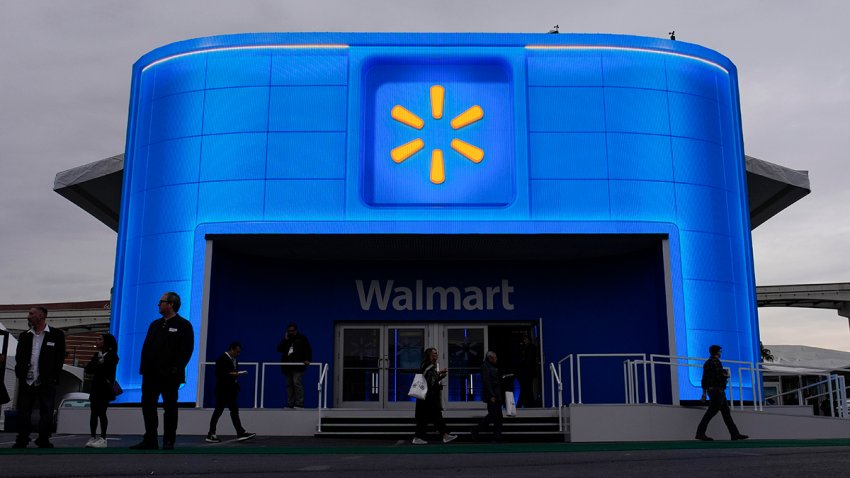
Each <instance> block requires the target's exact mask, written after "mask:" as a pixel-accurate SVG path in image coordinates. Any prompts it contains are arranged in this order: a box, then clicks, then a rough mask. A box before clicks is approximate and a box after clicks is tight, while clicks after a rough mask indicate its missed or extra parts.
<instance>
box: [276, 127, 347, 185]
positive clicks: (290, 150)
mask: <svg viewBox="0 0 850 478" xmlns="http://www.w3.org/2000/svg"><path fill="white" fill-rule="evenodd" d="M344 176H345V133H316V132H307V133H269V136H268V166H267V168H266V177H267V178H269V179H309V178H323V179H342V178H343V177H344Z"/></svg>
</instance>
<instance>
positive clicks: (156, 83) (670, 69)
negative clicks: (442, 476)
mask: <svg viewBox="0 0 850 478" xmlns="http://www.w3.org/2000/svg"><path fill="white" fill-rule="evenodd" d="M476 108H477V109H476ZM752 264H753V262H752V246H751V238H750V223H749V211H748V204H747V190H746V177H745V168H744V152H743V143H742V135H741V123H740V110H739V99H738V83H737V73H736V69H735V66H734V65H733V64H732V63H731V62H730V61H729V60H728V59H727V58H726V57H724V56H722V55H720V54H718V53H717V52H714V51H712V50H709V49H706V48H703V47H700V46H697V45H693V44H687V43H682V42H675V41H669V40H661V39H652V38H642V37H632V36H619V35H565V34H561V35H530V34H529V35H526V34H353V33H350V34H343V33H339V34H332V33H329V34H318V33H315V34H314V33H310V34H307V33H299V34H245V35H229V36H220V37H211V38H202V39H196V40H189V41H184V42H179V43H174V44H171V45H167V46H164V47H162V48H159V49H157V50H154V51H152V52H150V53H148V54H146V55H145V56H143V57H142V58H141V59H140V60H139V61H138V62H137V63H136V64H135V65H134V69H133V79H132V93H131V98H130V113H129V126H128V130H127V147H126V153H125V163H124V184H123V198H122V204H121V218H120V226H119V236H118V253H117V264H116V272H115V283H114V295H113V317H112V331H113V333H114V334H115V335H116V336H117V337H118V338H119V342H120V349H121V350H122V351H123V353H122V360H121V363H120V365H119V367H120V368H119V377H118V380H119V382H120V383H121V384H122V385H123V386H124V388H125V390H127V393H125V394H124V395H123V396H122V397H121V399H122V400H124V401H128V402H133V401H138V399H139V390H138V389H139V387H140V382H141V378H140V376H139V375H138V368H139V367H138V365H139V364H138V360H139V351H140V348H141V344H142V341H143V338H144V334H145V332H146V330H147V328H148V325H149V323H150V321H151V320H152V319H154V318H156V316H157V314H156V310H157V309H156V307H155V305H156V301H157V300H158V299H159V297H160V296H161V294H162V293H163V292H165V291H169V290H173V291H176V292H178V293H179V294H181V296H182V297H183V308H182V309H181V310H180V313H181V315H183V316H184V317H187V318H188V319H189V320H191V322H192V323H193V325H194V327H195V332H196V348H195V350H196V354H195V357H194V358H193V360H192V362H191V363H190V366H189V370H188V371H187V378H188V381H187V383H186V385H185V386H184V387H183V388H182V389H181V392H180V393H181V395H180V399H181V401H184V402H195V401H196V400H202V402H206V400H204V399H203V398H202V396H203V395H204V394H203V393H199V392H202V391H203V387H200V386H199V383H200V380H201V379H202V377H203V374H201V373H199V363H200V362H205V361H210V360H214V358H215V356H216V355H217V354H219V353H221V352H222V351H223V350H224V349H225V348H226V346H227V344H229V343H230V342H231V341H232V340H239V341H241V342H242V344H243V347H244V351H245V352H244V354H243V357H242V359H243V360H245V361H253V362H275V361H277V360H278V359H279V354H278V353H277V352H276V351H275V346H276V345H277V343H278V341H279V340H280V339H281V337H282V335H283V333H284V331H285V329H286V325H287V324H288V323H290V322H296V323H298V325H299V328H300V330H301V331H302V332H303V333H304V334H305V335H306V336H307V337H309V339H310V341H311V342H312V344H313V350H314V361H317V362H325V363H328V364H330V368H329V384H330V395H331V396H332V397H333V399H332V405H333V406H337V407H346V406H358V407H362V406H371V407H377V408H393V407H405V406H409V401H408V399H407V397H406V393H405V392H406V390H407V387H408V385H409V381H410V379H411V378H412V373H414V372H415V369H416V368H418V364H419V360H420V353H421V350H422V348H424V347H427V346H432V345H433V346H437V347H438V349H439V350H440V353H441V361H443V363H445V364H447V365H448V366H449V367H450V368H451V369H453V370H454V371H456V373H453V374H452V375H451V377H452V380H451V381H450V383H449V387H447V390H446V392H445V393H446V394H447V401H448V403H449V406H450V407H452V406H457V407H463V406H464V404H466V403H474V402H476V401H477V393H478V388H477V387H478V385H479V384H477V383H476V380H477V378H476V373H477V369H478V364H480V361H481V356H482V354H483V352H484V351H486V350H487V349H493V350H496V351H497V352H498V353H499V354H500V359H501V362H502V365H503V366H504V367H505V369H506V370H507V369H511V368H512V367H515V366H517V360H518V358H517V357H518V355H517V353H516V350H517V349H516V348H517V344H518V342H519V340H518V339H519V336H520V335H522V334H529V335H530V336H531V337H532V338H533V340H534V342H535V343H537V344H539V345H540V346H541V348H540V351H541V352H542V356H543V357H542V361H541V366H540V370H539V374H538V379H539V380H538V383H539V384H540V386H541V387H548V386H549V385H548V378H547V379H545V380H544V377H545V375H544V367H548V364H549V363H550V362H557V361H558V360H560V359H561V358H562V357H564V356H566V355H567V354H570V353H645V354H647V355H649V354H661V355H676V356H689V357H704V356H705V355H706V354H707V352H706V351H707V348H708V346H709V345H710V344H713V343H718V344H721V345H722V346H723V348H724V358H728V359H734V360H742V361H753V360H757V358H758V351H759V349H758V324H757V318H756V309H755V299H754V294H755V292H754V278H753V265H752ZM595 367H596V368H595V369H594V368H593V366H591V365H588V369H587V372H586V373H587V376H588V377H590V376H593V375H594V373H595V375H596V376H597V377H600V379H599V381H600V382H601V383H600V384H599V386H598V387H592V389H591V387H588V390H587V392H586V393H587V395H586V396H585V402H593V401H596V402H604V401H605V400H607V399H608V398H610V397H612V396H622V393H623V392H622V385H621V384H619V383H618V381H620V377H621V376H622V359H618V360H615V361H613V362H607V363H606V362H604V361H600V362H598V363H597V365H595ZM594 370H595V372H594ZM267 371H268V372H277V369H276V367H270V368H268V370H267ZM310 373H311V374H316V373H317V372H316V370H311V372H310ZM665 373H666V377H665V378H664V379H663V380H662V382H664V383H667V384H668V389H670V386H669V385H670V384H673V387H672V389H673V392H672V393H668V394H667V396H663V397H662V401H666V402H668V403H670V402H672V401H676V400H687V399H695V398H698V397H699V393H700V392H699V387H700V384H699V377H700V375H701V374H700V371H699V370H698V369H690V370H689V369H687V368H684V367H683V368H681V369H679V370H677V371H676V373H673V374H670V373H669V369H667V371H666V372H665ZM662 375H663V374H662ZM279 376H280V374H279V373H273V374H268V376H267V377H266V389H267V391H266V394H265V396H264V400H265V401H266V402H267V403H277V404H279V405H278V406H280V404H282V400H283V398H282V397H283V395H282V392H281V391H280V387H281V386H282V385H281V384H282V379H281V378H280V377H279ZM608 376H613V377H615V379H612V380H610V381H611V382H612V383H613V385H611V386H610V387H609V386H607V385H605V383H604V382H606V381H609V380H607V379H604V378H605V377H608ZM310 377H311V376H310V375H308V379H307V380H306V381H307V383H314V382H313V380H315V376H313V377H312V378H310ZM745 380H746V382H745V385H746V386H747V387H751V383H750V382H749V378H745ZM734 381H735V382H736V383H737V378H736V379H735V380H734ZM207 395H209V394H207ZM745 395H746V396H747V397H749V398H751V397H752V390H751V388H747V391H746V392H745ZM543 397H544V398H545V399H546V401H547V403H546V404H547V405H549V403H548V391H546V392H545V393H544V394H543ZM309 399H310V397H309V396H308V400H309ZM246 400H247V398H246ZM312 400H314V401H315V397H312ZM308 405H309V404H308Z"/></svg>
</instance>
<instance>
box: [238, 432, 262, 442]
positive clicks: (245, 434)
mask: <svg viewBox="0 0 850 478" xmlns="http://www.w3.org/2000/svg"><path fill="white" fill-rule="evenodd" d="M255 436H257V434H256V433H251V432H242V433H240V434H238V435H236V441H245V440H250V439H251V438H254V437H255Z"/></svg>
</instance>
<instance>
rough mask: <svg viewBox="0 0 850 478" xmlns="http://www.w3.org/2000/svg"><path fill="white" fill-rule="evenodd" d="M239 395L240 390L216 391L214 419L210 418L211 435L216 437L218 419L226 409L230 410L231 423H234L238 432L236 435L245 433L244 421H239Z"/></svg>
mask: <svg viewBox="0 0 850 478" xmlns="http://www.w3.org/2000/svg"><path fill="white" fill-rule="evenodd" d="M238 395H239V390H227V391H221V392H218V391H216V393H215V410H214V411H213V414H212V418H210V431H209V434H210V435H215V427H216V425H217V424H218V419H219V418H221V415H222V414H223V413H224V408H225V407H227V408H228V409H229V410H230V421H232V422H233V428H234V429H235V430H236V434H237V435H241V434H243V433H245V429H244V428H242V421H241V420H240V419H239V403H238V401H237V397H238Z"/></svg>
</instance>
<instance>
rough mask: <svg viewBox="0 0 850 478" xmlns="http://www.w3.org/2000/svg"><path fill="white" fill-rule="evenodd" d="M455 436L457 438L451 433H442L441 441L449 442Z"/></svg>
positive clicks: (455, 436)
mask: <svg viewBox="0 0 850 478" xmlns="http://www.w3.org/2000/svg"><path fill="white" fill-rule="evenodd" d="M455 438H457V435H452V434H451V433H446V434H445V435H443V443H450V442H451V441H452V440H454V439H455Z"/></svg>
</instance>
